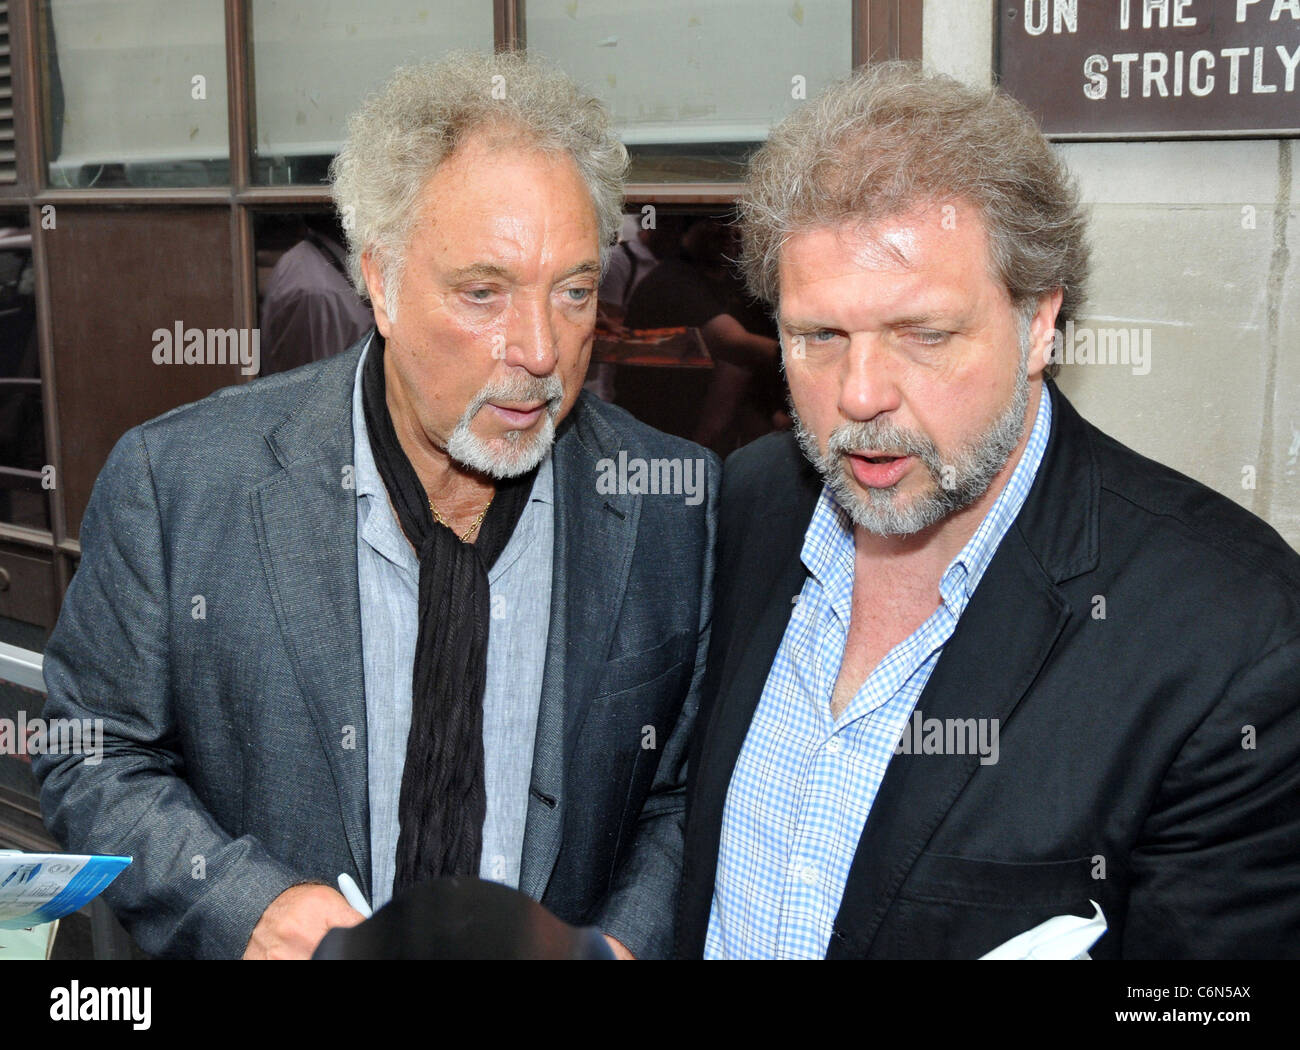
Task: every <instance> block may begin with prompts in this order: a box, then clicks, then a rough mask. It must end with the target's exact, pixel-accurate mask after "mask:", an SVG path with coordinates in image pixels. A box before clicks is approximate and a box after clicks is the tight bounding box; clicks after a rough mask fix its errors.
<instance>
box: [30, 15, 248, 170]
mask: <svg viewBox="0 0 1300 1050" xmlns="http://www.w3.org/2000/svg"><path fill="white" fill-rule="evenodd" d="M41 13H42V17H43V21H44V26H43V28H44V32H43V33H42V53H41V66H42V69H43V70H44V74H45V91H46V98H47V99H48V107H49V122H48V132H47V133H48V135H49V138H50V140H49V143H48V155H49V157H50V185H51V186H54V187H56V188H79V187H90V186H97V187H114V186H117V187H121V186H212V185H219V184H222V183H225V182H228V181H229V178H230V163H229V152H230V149H229V138H228V131H227V121H226V114H227V106H228V101H227V98H226V43H225V40H226V35H225V32H226V31H225V14H224V8H223V5H222V4H221V3H220V2H219V0H45V2H44V3H43V4H42V7H41Z"/></svg>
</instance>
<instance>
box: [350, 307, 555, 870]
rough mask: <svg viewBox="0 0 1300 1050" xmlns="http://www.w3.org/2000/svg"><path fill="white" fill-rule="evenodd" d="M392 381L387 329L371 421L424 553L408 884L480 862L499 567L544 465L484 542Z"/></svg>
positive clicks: (385, 468)
mask: <svg viewBox="0 0 1300 1050" xmlns="http://www.w3.org/2000/svg"><path fill="white" fill-rule="evenodd" d="M384 389H385V388H384V341H383V338H382V337H381V336H380V335H379V333H378V332H375V335H374V338H373V339H372V340H371V343H370V351H369V353H368V354H367V355H366V364H365V371H364V374H363V375H362V377H361V397H362V406H363V408H364V409H365V414H366V431H367V433H368V434H369V437H370V445H371V448H372V450H373V451H374V456H375V465H376V466H377V467H378V468H379V474H380V477H382V478H383V479H384V486H385V487H386V488H387V489H388V495H389V498H390V499H391V500H392V503H393V507H394V509H395V510H396V511H397V520H398V522H399V523H400V524H401V526H402V531H403V532H404V533H406V536H407V538H408V539H409V540H410V541H411V544H412V546H414V547H415V550H416V553H417V554H418V555H419V559H420V599H419V600H420V607H419V617H420V626H419V633H418V634H417V636H416V642H415V669H414V675H413V677H412V682H411V730H410V733H409V734H408V735H407V738H406V765H405V766H404V767H403V770H402V793H401V796H400V798H399V801H398V809H397V812H398V820H399V825H400V828H401V831H400V833H399V835H398V839H397V874H396V877H395V879H394V881H393V892H394V893H397V892H398V891H399V890H402V889H404V888H406V887H407V886H411V885H414V884H416V883H419V882H424V881H426V880H428V879H432V878H437V877H438V876H440V875H473V876H475V877H477V875H478V872H479V860H480V856H481V854H482V852H483V818H484V815H485V814H486V812H487V791H486V787H485V784H484V774H483V689H484V686H485V684H486V682H487V651H488V625H489V623H490V622H491V596H490V594H489V592H488V576H487V574H488V569H490V568H491V567H492V564H493V563H494V562H495V561H496V560H497V557H498V556H499V555H500V554H501V552H502V551H503V550H504V549H505V546H506V543H507V541H508V540H509V539H510V535H511V533H513V532H514V530H515V526H516V525H517V524H518V522H519V517H520V515H521V514H522V513H523V510H524V507H525V506H526V505H527V503H528V496H529V494H530V493H531V492H532V487H533V478H534V477H535V476H536V473H537V472H536V470H533V471H530V472H529V473H528V474H525V475H522V476H521V477H518V478H510V479H508V480H506V481H498V482H497V483H496V496H495V497H494V498H493V500H492V506H491V508H490V509H489V511H488V514H487V517H486V518H484V519H483V524H482V525H481V526H480V527H479V532H478V536H477V542H476V543H462V542H461V541H460V539H459V538H458V537H457V536H456V534H455V533H453V532H452V531H451V529H449V528H447V527H446V526H444V525H439V524H437V523H436V522H434V520H433V515H432V514H430V513H429V500H428V497H427V495H426V494H425V491H424V486H423V485H422V484H421V483H420V479H419V477H418V476H417V475H416V473H415V469H414V468H413V467H412V466H411V461H410V460H409V459H407V457H406V453H405V451H403V449H402V446H401V444H400V443H399V442H398V440H397V434H396V432H395V431H394V429H393V421H392V419H391V418H390V417H389V414H388V405H387V401H386V399H385V394H384Z"/></svg>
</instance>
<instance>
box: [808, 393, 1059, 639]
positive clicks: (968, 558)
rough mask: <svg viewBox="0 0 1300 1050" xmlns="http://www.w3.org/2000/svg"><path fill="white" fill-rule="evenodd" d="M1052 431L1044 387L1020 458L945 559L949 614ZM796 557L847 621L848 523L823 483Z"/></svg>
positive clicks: (966, 595) (970, 584)
mask: <svg viewBox="0 0 1300 1050" xmlns="http://www.w3.org/2000/svg"><path fill="white" fill-rule="evenodd" d="M1051 429H1052V397H1051V393H1050V392H1049V391H1048V389H1047V387H1046V386H1044V387H1043V388H1042V393H1041V395H1040V396H1039V399H1038V411H1037V414H1036V415H1035V417H1034V425H1033V427H1032V429H1031V430H1030V432H1029V440H1028V442H1026V444H1025V451H1024V453H1023V454H1022V455H1021V457H1020V462H1019V463H1017V464H1016V469H1015V470H1014V471H1012V473H1011V477H1010V478H1009V479H1008V480H1007V483H1006V485H1005V486H1003V489H1002V491H1001V492H1000V493H998V498H997V499H996V500H995V501H994V503H993V506H992V507H990V508H989V512H988V513H987V514H986V515H985V516H984V520H983V521H981V522H980V524H979V527H978V528H977V529H976V530H975V533H974V535H972V536H971V538H970V539H969V540H968V541H967V542H966V545H965V546H964V547H962V549H961V550H960V551H959V552H958V553H957V556H956V557H955V558H953V560H952V561H951V562H949V563H948V567H947V568H946V569H945V570H944V572H943V576H942V577H940V579H939V595H940V597H941V598H942V599H943V602H944V604H945V605H946V606H947V607H948V609H949V610H950V611H951V612H952V613H953V615H954V616H960V615H961V613H962V610H964V609H965V608H966V603H967V602H968V601H969V600H970V596H971V595H972V594H973V593H974V592H975V588H976V586H978V584H979V582H980V580H981V579H982V578H983V576H984V572H985V570H986V569H987V568H988V566H989V563H990V562H991V561H992V560H993V555H994V554H995V553H996V551H997V548H998V545H999V544H1000V543H1001V542H1002V539H1003V537H1004V536H1005V535H1006V534H1007V530H1008V529H1010V528H1011V523H1012V522H1013V521H1015V519H1016V515H1018V514H1019V513H1020V509H1021V508H1022V507H1023V506H1024V504H1025V499H1026V498H1027V497H1028V495H1029V490H1030V488H1031V487H1032V486H1033V483H1034V478H1035V477H1036V476H1037V474H1038V468H1039V465H1040V464H1041V463H1042V461H1043V453H1044V452H1045V451H1046V449H1047V438H1048V435H1049V434H1050V433H1051ZM800 558H801V559H802V561H803V563H804V565H805V566H806V567H807V569H808V572H809V573H810V574H811V575H812V576H813V577H814V578H815V579H816V580H817V582H818V584H819V585H820V586H821V588H822V591H823V592H824V594H825V596H826V598H827V600H828V601H829V602H830V605H831V607H832V608H833V609H834V610H835V612H836V613H837V614H838V615H839V616H840V617H841V618H842V619H843V620H844V622H845V623H847V622H848V620H849V614H850V612H851V609H852V601H853V567H854V545H853V522H852V520H851V519H850V518H849V515H848V513H847V512H846V511H845V510H844V508H843V507H841V506H840V505H839V503H838V502H837V501H836V499H835V496H834V495H833V494H832V493H831V490H830V489H829V488H828V487H827V486H825V485H823V486H822V491H821V496H820V497H819V498H818V500H817V507H816V509H815V510H814V511H813V516H812V520H811V521H810V522H809V523H808V531H807V532H806V533H805V534H804V543H803V550H802V551H801V552H800Z"/></svg>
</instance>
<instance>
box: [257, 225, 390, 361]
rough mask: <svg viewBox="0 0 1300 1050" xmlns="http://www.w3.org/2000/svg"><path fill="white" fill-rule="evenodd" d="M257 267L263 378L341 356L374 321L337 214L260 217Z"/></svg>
mask: <svg viewBox="0 0 1300 1050" xmlns="http://www.w3.org/2000/svg"><path fill="white" fill-rule="evenodd" d="M257 262H258V301H259V303H260V317H261V323H260V328H261V333H262V339H261V345H262V375H270V374H272V373H274V372H287V371H288V370H289V369H291V368H297V367H298V366H299V365H305V364H309V363H310V362H312V361H320V360H322V359H323V358H326V357H332V356H334V355H335V354H338V353H342V352H343V351H344V350H346V349H348V347H350V346H351V345H352V344H353V343H355V342H356V341H357V340H358V339H360V338H361V337H362V336H363V335H365V334H366V333H367V332H369V331H370V328H371V326H372V325H373V324H374V314H373V313H372V312H371V310H370V307H369V305H367V304H366V303H365V302H364V301H363V300H362V299H361V297H360V296H358V295H357V293H356V290H355V289H354V288H353V286H352V281H351V278H350V277H349V276H348V272H347V250H346V249H345V248H344V238H343V231H342V230H341V229H340V228H339V224H338V220H337V219H336V218H335V216H334V214H333V213H332V212H330V213H325V212H318V213H310V214H303V215H265V216H261V217H259V221H258V226H257Z"/></svg>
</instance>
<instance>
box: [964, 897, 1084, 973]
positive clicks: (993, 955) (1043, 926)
mask: <svg viewBox="0 0 1300 1050" xmlns="http://www.w3.org/2000/svg"><path fill="white" fill-rule="evenodd" d="M1088 903H1089V904H1091V905H1092V906H1093V907H1094V908H1096V909H1097V914H1096V915H1094V916H1093V917H1092V918H1091V919H1085V918H1082V917H1081V916H1078V915H1057V916H1054V917H1053V918H1051V919H1048V920H1047V921H1046V922H1044V923H1040V924H1039V925H1038V926H1035V927H1034V928H1033V929H1032V930H1026V931H1025V932H1024V933H1021V934H1018V935H1017V936H1015V937H1012V938H1011V940H1009V941H1007V942H1006V943H1005V944H999V945H998V946H997V947H996V948H994V949H993V950H992V951H991V952H989V953H988V954H987V955H981V956H980V959H981V960H983V959H1090V958H1091V956H1090V955H1089V954H1088V949H1089V948H1091V947H1092V946H1093V945H1094V944H1096V943H1097V942H1098V941H1099V940H1101V935H1102V934H1103V933H1105V932H1106V916H1104V915H1103V914H1102V913H1101V905H1100V904H1098V903H1097V902H1096V901H1094V900H1090V901H1088Z"/></svg>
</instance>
